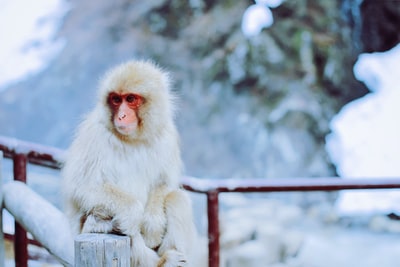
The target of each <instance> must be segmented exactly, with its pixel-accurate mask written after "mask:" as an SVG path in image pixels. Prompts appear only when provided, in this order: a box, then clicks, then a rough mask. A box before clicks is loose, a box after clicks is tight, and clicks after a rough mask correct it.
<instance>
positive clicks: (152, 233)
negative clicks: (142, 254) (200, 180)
mask: <svg viewBox="0 0 400 267" xmlns="http://www.w3.org/2000/svg"><path fill="white" fill-rule="evenodd" d="M166 228H167V218H166V216H165V213H164V208H163V206H160V207H158V208H157V209H152V210H150V211H149V210H146V211H145V212H144V216H143V220H142V225H141V233H142V236H143V239H144V241H145V244H146V246H147V247H149V248H152V249H155V248H157V247H159V246H160V245H161V242H162V240H163V238H164V235H165V231H166Z"/></svg>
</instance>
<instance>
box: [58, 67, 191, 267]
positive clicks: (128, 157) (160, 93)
mask: <svg viewBox="0 0 400 267" xmlns="http://www.w3.org/2000/svg"><path fill="white" fill-rule="evenodd" d="M98 97H99V98H98V103H97V105H96V106H95V108H94V110H93V111H92V112H91V113H89V114H88V116H87V117H86V118H85V119H84V121H83V122H82V124H81V125H80V127H79V129H78V131H77V135H76V137H75V139H74V141H73V143H72V145H71V147H70V149H69V153H68V157H67V160H66V163H65V166H64V168H63V172H62V173H63V177H64V179H63V181H64V184H63V188H64V195H65V200H66V203H65V205H66V212H67V215H68V216H69V218H70V219H71V223H72V227H73V230H74V232H75V233H76V234H78V233H118V234H124V235H128V236H130V237H131V242H132V257H131V262H132V264H131V265H132V266H143V267H153V266H154V267H162V266H165V267H178V266H192V263H193V262H191V257H192V256H191V255H192V252H191V251H192V250H191V247H192V245H193V243H194V242H195V241H194V238H195V236H196V232H195V228H194V223H193V218H192V210H191V202H190V198H189V197H188V196H187V194H186V193H185V192H184V191H182V190H181V189H180V185H179V178H180V175H181V170H182V162H181V156H180V149H179V140H178V133H177V130H176V127H175V124H174V105H175V104H174V95H173V94H172V92H171V91H170V80H169V76H168V74H167V73H165V72H164V71H163V70H161V69H160V68H159V67H157V66H156V65H154V64H152V63H150V62H147V61H131V62H127V63H125V64H122V65H120V66H117V67H115V68H114V69H111V70H110V71H109V72H108V73H106V75H105V77H104V78H103V79H102V81H101V83H100V88H99V94H98Z"/></svg>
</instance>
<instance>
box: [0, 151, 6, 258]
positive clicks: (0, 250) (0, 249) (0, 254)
mask: <svg viewBox="0 0 400 267" xmlns="http://www.w3.org/2000/svg"><path fill="white" fill-rule="evenodd" d="M2 161H3V151H0V266H4V253H5V251H4V235H3V179H2V176H1V173H2V165H1V164H2Z"/></svg>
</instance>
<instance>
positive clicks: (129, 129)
mask: <svg viewBox="0 0 400 267" xmlns="http://www.w3.org/2000/svg"><path fill="white" fill-rule="evenodd" d="M115 129H116V130H117V132H118V133H120V134H122V135H132V134H133V133H134V132H135V130H136V127H135V126H134V125H128V126H127V125H116V126H115Z"/></svg>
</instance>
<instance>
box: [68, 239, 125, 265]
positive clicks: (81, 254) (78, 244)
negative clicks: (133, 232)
mask: <svg viewBox="0 0 400 267" xmlns="http://www.w3.org/2000/svg"><path fill="white" fill-rule="evenodd" d="M130 255H131V249H130V238H129V237H128V236H120V235H112V234H81V235H78V236H77V237H76V238H75V267H129V266H130Z"/></svg>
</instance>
